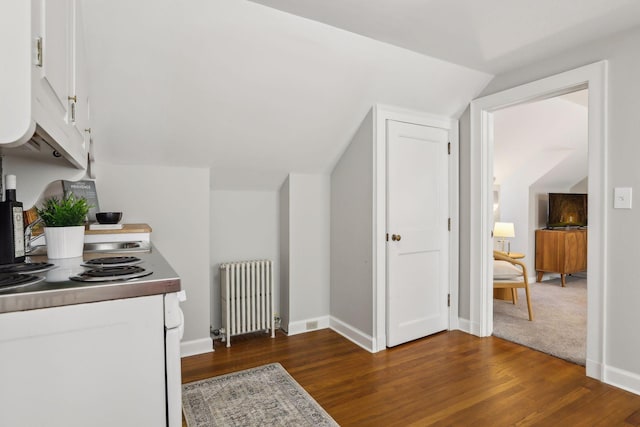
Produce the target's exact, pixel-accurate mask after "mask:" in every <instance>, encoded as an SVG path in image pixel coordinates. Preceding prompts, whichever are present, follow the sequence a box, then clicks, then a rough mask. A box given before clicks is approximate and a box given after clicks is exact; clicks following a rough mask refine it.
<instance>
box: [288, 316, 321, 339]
mask: <svg viewBox="0 0 640 427" xmlns="http://www.w3.org/2000/svg"><path fill="white" fill-rule="evenodd" d="M314 322H315V327H314V326H313V325H312V324H313V323H314ZM328 327H329V316H322V317H315V318H313V319H304V320H298V321H296V322H289V325H288V327H287V335H298V334H302V333H305V332H310V331H317V330H318V329H326V328H328Z"/></svg>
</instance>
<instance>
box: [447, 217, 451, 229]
mask: <svg viewBox="0 0 640 427" xmlns="http://www.w3.org/2000/svg"><path fill="white" fill-rule="evenodd" d="M447 230H449V231H451V218H448V219H447Z"/></svg>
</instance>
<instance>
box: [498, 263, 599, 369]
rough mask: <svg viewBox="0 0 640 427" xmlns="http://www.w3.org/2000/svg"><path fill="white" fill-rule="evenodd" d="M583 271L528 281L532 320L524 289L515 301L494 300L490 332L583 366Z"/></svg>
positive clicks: (584, 352)
mask: <svg viewBox="0 0 640 427" xmlns="http://www.w3.org/2000/svg"><path fill="white" fill-rule="evenodd" d="M585 277H586V274H584V273H583V274H580V275H573V276H567V285H566V287H564V288H563V287H562V286H561V284H560V278H557V279H553V280H545V281H543V282H541V283H536V282H533V283H530V285H529V287H530V289H531V305H532V308H533V315H534V320H533V321H532V322H529V320H528V316H527V301H526V299H525V293H524V289H518V292H519V293H518V303H517V304H516V305H513V304H512V303H511V302H509V301H502V300H497V299H494V300H493V335H495V336H497V337H500V338H504V339H506V340H509V341H513V342H516V343H518V344H522V345H525V346H527V347H531V348H533V349H535V350H539V351H542V352H544V353H548V354H551V355H553V356H556V357H559V358H561V359H565V360H568V361H570V362H573V363H577V364H579V365H583V366H584V365H585V359H586V340H587V280H586V278H585Z"/></svg>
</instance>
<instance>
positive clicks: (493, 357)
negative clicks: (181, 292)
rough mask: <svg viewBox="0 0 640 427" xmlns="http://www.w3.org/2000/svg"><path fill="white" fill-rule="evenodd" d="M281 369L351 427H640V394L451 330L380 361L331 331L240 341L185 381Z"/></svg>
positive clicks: (187, 363) (198, 365)
mask: <svg viewBox="0 0 640 427" xmlns="http://www.w3.org/2000/svg"><path fill="white" fill-rule="evenodd" d="M272 362H279V363H281V364H282V366H284V367H285V369H286V370H287V371H288V372H289V373H290V374H291V375H292V376H293V377H294V378H295V379H296V381H298V383H300V385H302V386H303V387H304V388H305V389H306V390H307V391H308V392H309V393H310V394H311V395H312V396H313V397H314V398H315V399H316V401H317V402H318V403H319V404H320V405H322V407H323V408H324V409H325V410H326V411H327V412H328V413H329V414H331V416H332V417H333V418H334V419H335V420H336V421H337V422H338V423H339V424H340V425H342V426H409V425H413V426H428V425H459V426H470V425H473V426H510V425H544V426H567V427H568V426H639V425H640V396H637V395H634V394H632V393H629V392H626V391H624V390H620V389H618V388H615V387H612V386H608V385H606V384H603V383H601V382H599V381H596V380H593V379H590V378H587V377H586V376H585V372H584V367H582V366H579V365H574V364H571V363H568V362H566V361H564V360H561V359H557V358H555V357H552V356H549V355H546V354H543V353H540V352H538V351H535V350H531V349H529V348H526V347H522V346H519V345H517V344H513V343H511V342H508V341H504V340H502V339H500V338H495V337H489V338H477V337H474V336H471V335H468V334H465V333H463V332H459V331H453V332H443V333H440V334H437V335H434V336H431V337H427V338H424V339H421V340H417V341H414V342H411V343H408V344H404V345H401V346H398V347H395V348H392V349H387V350H386V351H382V352H379V353H376V354H371V353H369V352H367V351H365V350H363V349H361V348H360V347H358V346H357V345H355V344H353V343H352V342H350V341H348V340H346V339H345V338H343V337H341V336H340V335H338V334H337V333H335V332H333V331H331V330H329V329H324V330H321V331H315V332H309V333H305V334H301V335H295V336H292V337H288V336H286V335H284V334H282V333H278V334H277V336H276V338H275V339H271V338H270V337H269V336H268V335H265V334H254V335H250V336H243V337H234V338H233V339H232V346H231V347H230V348H226V347H225V346H224V344H223V343H221V342H219V341H216V343H215V352H214V353H209V354H204V355H198V356H192V357H187V358H184V359H183V360H182V378H183V382H184V383H186V382H191V381H196V380H200V379H203V378H208V377H212V376H216V375H221V374H224V373H228V372H233V371H238V370H242V369H247V368H251V367H255V366H259V365H263V364H266V363H272Z"/></svg>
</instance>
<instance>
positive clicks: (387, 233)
mask: <svg viewBox="0 0 640 427" xmlns="http://www.w3.org/2000/svg"><path fill="white" fill-rule="evenodd" d="M388 241H389V233H387V242H388Z"/></svg>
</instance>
